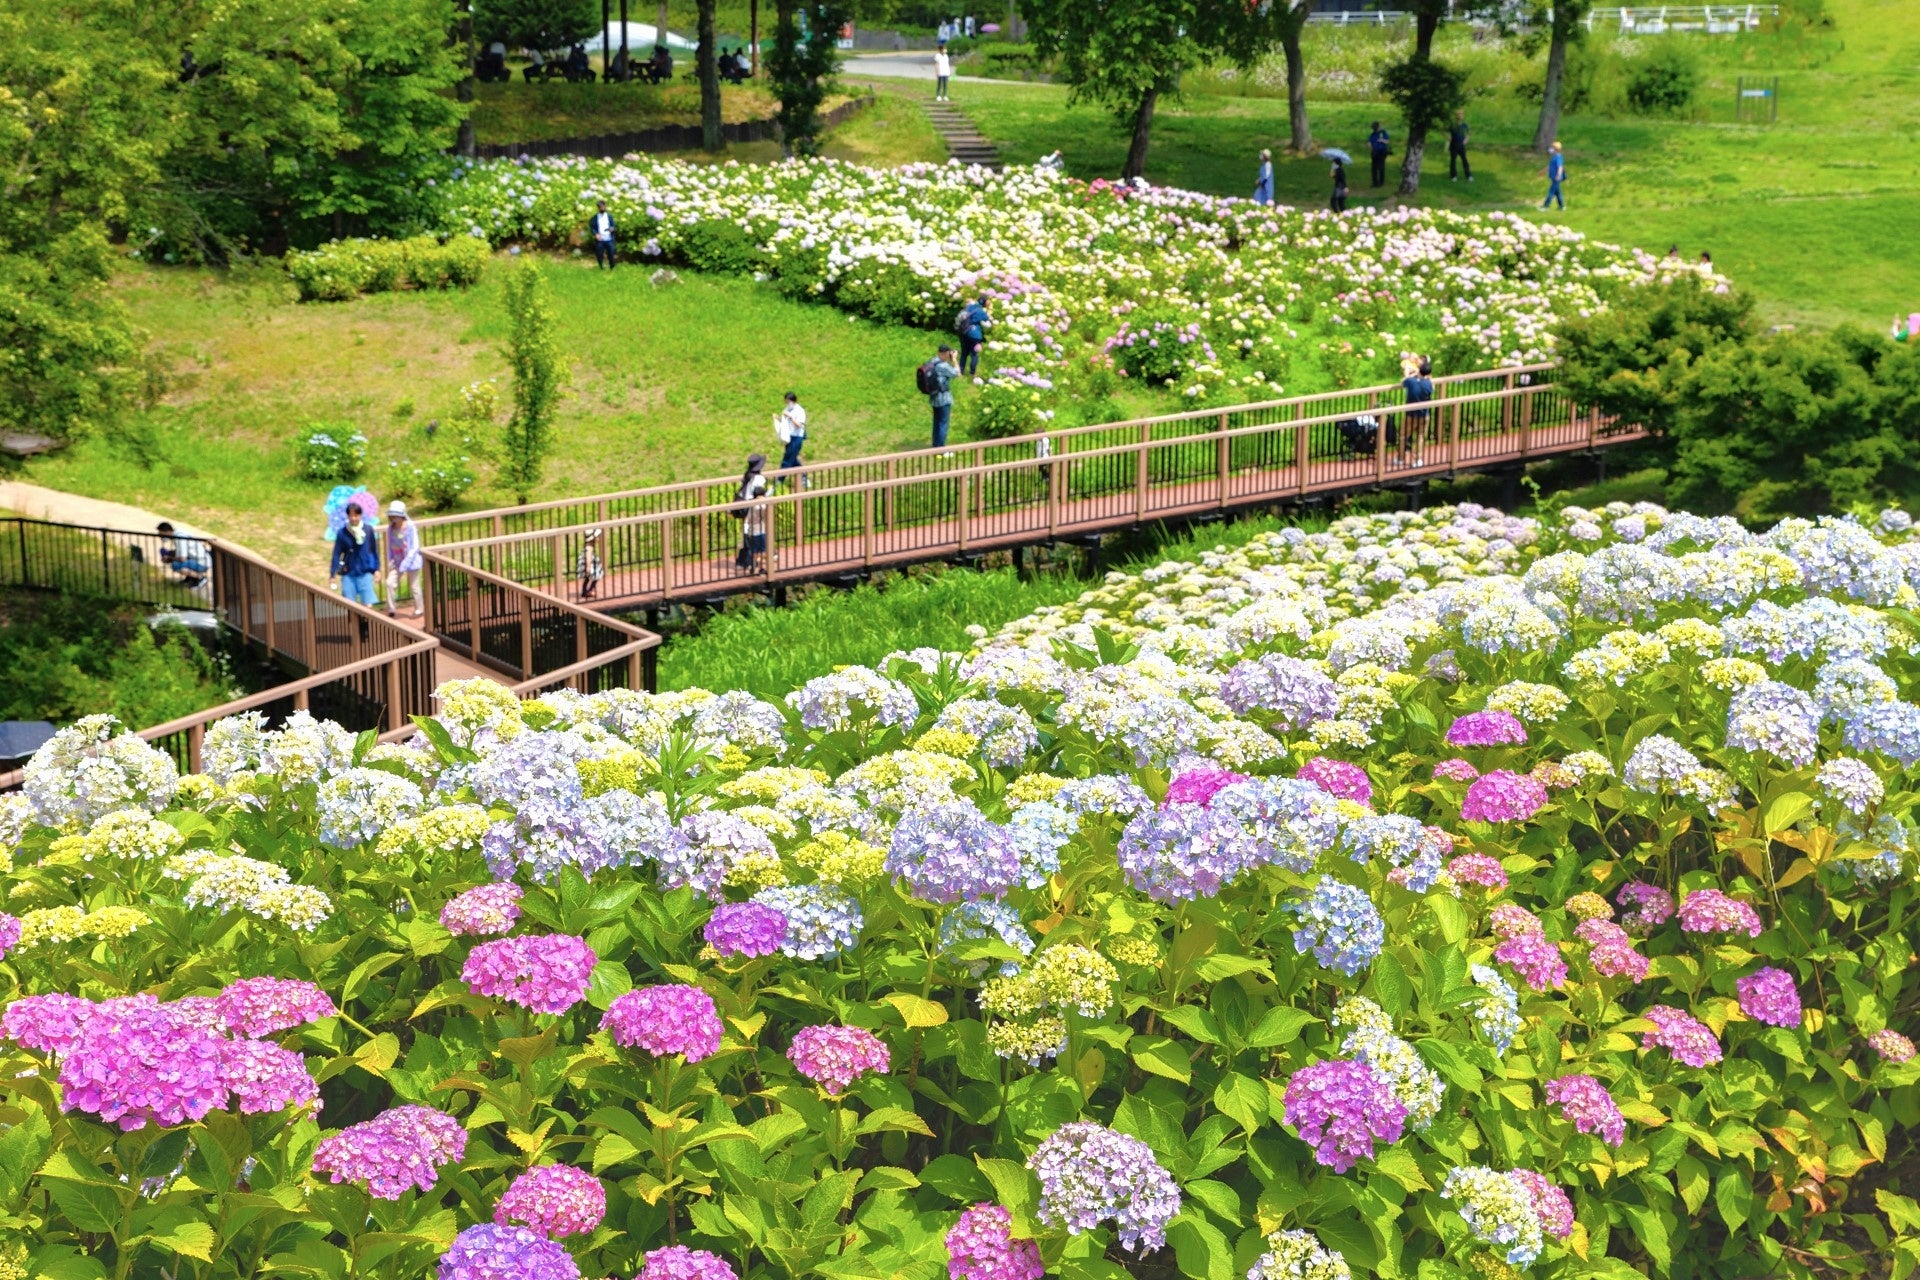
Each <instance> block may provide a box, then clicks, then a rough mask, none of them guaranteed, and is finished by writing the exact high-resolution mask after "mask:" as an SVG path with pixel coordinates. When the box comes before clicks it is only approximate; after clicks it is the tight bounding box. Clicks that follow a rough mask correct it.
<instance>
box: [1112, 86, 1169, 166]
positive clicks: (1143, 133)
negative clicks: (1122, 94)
mask: <svg viewBox="0 0 1920 1280" xmlns="http://www.w3.org/2000/svg"><path fill="white" fill-rule="evenodd" d="M1159 100H1160V86H1159V85H1155V86H1154V87H1152V88H1151V89H1148V90H1147V91H1146V93H1145V94H1144V95H1142V97H1141V99H1140V105H1139V107H1138V108H1136V109H1135V110H1134V113H1133V141H1132V142H1131V143H1130V144H1129V145H1128V146H1127V167H1126V168H1125V169H1124V170H1122V171H1121V173H1120V176H1121V177H1123V178H1126V179H1129V180H1131V179H1133V178H1143V177H1145V176H1146V173H1147V144H1148V143H1149V142H1151V141H1152V140H1153V107H1154V104H1155V103H1156V102H1158V101H1159Z"/></svg>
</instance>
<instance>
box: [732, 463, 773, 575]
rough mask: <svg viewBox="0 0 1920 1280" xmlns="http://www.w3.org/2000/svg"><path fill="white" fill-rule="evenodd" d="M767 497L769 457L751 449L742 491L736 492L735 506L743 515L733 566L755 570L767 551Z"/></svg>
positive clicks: (742, 477)
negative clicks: (738, 545)
mask: <svg viewBox="0 0 1920 1280" xmlns="http://www.w3.org/2000/svg"><path fill="white" fill-rule="evenodd" d="M766 498H767V457H766V455H765V454H763V453H750V454H748V455H747V470H746V473H745V474H744V475H742V476H741V477H740V488H739V491H738V492H737V493H735V494H734V499H735V501H736V504H737V505H736V506H735V507H734V510H735V512H737V513H738V514H739V516H740V550H739V553H738V554H736V555H735V556H734V557H733V567H734V568H735V569H736V570H738V571H739V572H741V573H752V572H753V571H754V569H755V568H757V567H758V566H759V564H760V561H761V560H762V558H763V557H765V556H766V554H767V502H766Z"/></svg>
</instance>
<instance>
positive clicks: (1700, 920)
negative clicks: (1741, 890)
mask: <svg viewBox="0 0 1920 1280" xmlns="http://www.w3.org/2000/svg"><path fill="white" fill-rule="evenodd" d="M1680 927H1681V928H1682V929H1684V930H1685V931H1686V932H1688V933H1744V934H1746V935H1747V936H1748V937H1749V938H1757V937H1759V936H1760V913H1759V912H1757V911H1755V910H1754V909H1753V908H1752V907H1750V906H1748V905H1747V904H1746V903H1744V902H1742V901H1740V900H1739V899H1738V898H1730V897H1728V896H1727V895H1726V894H1724V893H1722V892H1720V891H1719V890H1718V889H1695V890H1694V891H1693V892H1692V893H1690V894H1688V895H1687V896H1686V897H1685V898H1684V899H1683V900H1682V901H1681V903H1680Z"/></svg>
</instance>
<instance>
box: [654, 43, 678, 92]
mask: <svg viewBox="0 0 1920 1280" xmlns="http://www.w3.org/2000/svg"><path fill="white" fill-rule="evenodd" d="M671 79H673V55H672V54H671V53H669V52H667V46H666V45H664V44H657V45H655V46H653V82H654V83H655V84H665V83H667V81H669V80H671Z"/></svg>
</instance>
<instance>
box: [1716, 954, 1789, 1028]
mask: <svg viewBox="0 0 1920 1280" xmlns="http://www.w3.org/2000/svg"><path fill="white" fill-rule="evenodd" d="M1733 985H1734V989H1735V990H1736V991H1738V992H1739V994H1740V1012H1742V1013H1744V1014H1746V1015H1747V1016H1748V1017H1749V1018H1752V1019H1753V1020H1754V1021H1755V1022H1764V1023H1766V1024H1767V1025H1769V1026H1774V1027H1797V1026H1799V1025H1800V992H1799V990H1798V989H1797V988H1795V986H1794V985H1793V977H1792V975H1791V974H1789V973H1787V972H1786V971H1785V970H1784V969H1776V968H1774V967H1773V966H1772V965H1765V966H1762V967H1761V968H1759V969H1756V970H1754V971H1753V972H1752V973H1750V974H1748V975H1747V976H1746V977H1744V978H1741V979H1740V980H1739V981H1737V982H1735V983H1734V984H1733Z"/></svg>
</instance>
